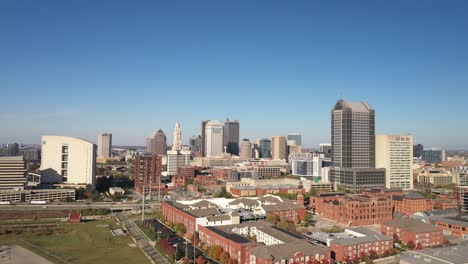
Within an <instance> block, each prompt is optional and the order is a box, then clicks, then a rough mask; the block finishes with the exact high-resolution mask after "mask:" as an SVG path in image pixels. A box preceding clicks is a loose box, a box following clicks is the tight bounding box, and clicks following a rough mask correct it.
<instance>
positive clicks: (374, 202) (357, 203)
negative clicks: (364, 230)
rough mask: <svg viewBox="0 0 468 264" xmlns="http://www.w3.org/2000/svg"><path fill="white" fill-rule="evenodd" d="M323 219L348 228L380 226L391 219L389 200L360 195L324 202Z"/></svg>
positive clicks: (391, 209)
mask: <svg viewBox="0 0 468 264" xmlns="http://www.w3.org/2000/svg"><path fill="white" fill-rule="evenodd" d="M323 217H324V218H326V219H329V220H332V221H336V222H337V223H340V224H344V225H348V226H362V225H373V224H382V223H383V222H385V221H388V220H391V219H392V217H393V206H392V202H391V200H390V199H387V198H380V197H369V196H362V195H354V196H348V197H346V198H345V199H339V200H336V201H331V202H325V203H324V204H323Z"/></svg>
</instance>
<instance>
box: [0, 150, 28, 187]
mask: <svg viewBox="0 0 468 264" xmlns="http://www.w3.org/2000/svg"><path fill="white" fill-rule="evenodd" d="M27 180H28V179H27V178H26V164H25V162H24V159H23V157H22V156H12V157H0V190H24V188H25V186H26V183H27Z"/></svg>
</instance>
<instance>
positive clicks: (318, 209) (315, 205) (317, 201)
mask: <svg viewBox="0 0 468 264" xmlns="http://www.w3.org/2000/svg"><path fill="white" fill-rule="evenodd" d="M344 199H346V196H345V194H344V193H320V194H317V195H312V196H310V204H309V207H310V209H312V211H314V212H315V213H316V214H323V211H324V208H323V205H324V204H325V203H329V202H337V201H341V200H344Z"/></svg>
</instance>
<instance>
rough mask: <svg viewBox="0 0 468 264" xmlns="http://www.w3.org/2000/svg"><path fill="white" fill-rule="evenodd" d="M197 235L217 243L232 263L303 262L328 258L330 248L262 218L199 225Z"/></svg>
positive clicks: (204, 240) (213, 243) (205, 241)
mask: <svg viewBox="0 0 468 264" xmlns="http://www.w3.org/2000/svg"><path fill="white" fill-rule="evenodd" d="M199 237H200V241H201V242H202V243H205V244H206V245H207V246H208V247H210V246H214V245H216V246H218V247H221V248H222V249H223V251H224V252H228V253H229V256H230V258H231V259H232V260H233V261H234V263H239V264H282V263H298V264H306V263H312V261H314V260H316V261H318V262H320V261H322V260H324V259H330V250H328V249H326V248H324V247H320V246H316V245H313V244H311V243H309V242H307V240H305V239H303V238H302V237H301V236H299V235H294V234H293V233H290V232H287V231H284V230H282V229H280V228H277V227H276V226H274V225H272V224H269V223H267V222H265V221H258V222H249V223H243V224H240V225H226V226H210V227H207V226H200V228H199ZM252 237H255V239H252ZM292 245H294V246H292Z"/></svg>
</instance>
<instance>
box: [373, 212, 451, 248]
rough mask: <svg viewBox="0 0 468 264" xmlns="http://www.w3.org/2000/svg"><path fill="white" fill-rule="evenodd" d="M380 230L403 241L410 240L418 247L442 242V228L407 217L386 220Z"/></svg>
mask: <svg viewBox="0 0 468 264" xmlns="http://www.w3.org/2000/svg"><path fill="white" fill-rule="evenodd" d="M381 232H382V234H384V235H387V236H393V235H394V234H396V236H398V238H399V239H400V240H401V241H402V242H403V243H405V244H408V243H410V241H411V242H413V243H414V245H415V246H417V248H418V249H420V248H426V247H436V246H440V245H443V244H444V235H443V232H442V229H440V228H438V227H436V226H433V225H431V224H427V223H424V222H420V221H417V220H412V219H409V218H402V219H397V220H392V221H387V222H385V223H383V224H382V226H381Z"/></svg>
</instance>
